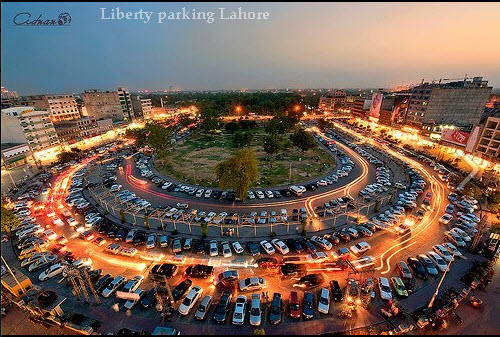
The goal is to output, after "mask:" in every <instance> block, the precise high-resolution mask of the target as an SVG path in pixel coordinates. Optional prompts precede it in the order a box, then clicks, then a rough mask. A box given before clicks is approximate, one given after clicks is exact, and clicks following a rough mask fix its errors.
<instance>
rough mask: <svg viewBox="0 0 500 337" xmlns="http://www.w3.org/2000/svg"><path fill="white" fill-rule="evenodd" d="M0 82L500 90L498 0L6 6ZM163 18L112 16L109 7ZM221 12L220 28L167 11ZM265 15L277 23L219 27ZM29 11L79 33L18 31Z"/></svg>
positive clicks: (66, 88)
mask: <svg viewBox="0 0 500 337" xmlns="http://www.w3.org/2000/svg"><path fill="white" fill-rule="evenodd" d="M1 6H2V23H1V38H2V42H1V46H2V52H1V56H2V62H1V71H2V75H1V83H2V86H6V87H7V88H8V89H10V90H16V91H18V92H19V94H35V93H63V92H64V93H66V92H73V93H80V92H82V91H83V90H85V89H103V90H115V89H116V87H117V86H125V87H126V88H128V89H129V90H131V91H134V90H141V89H150V90H158V89H166V88H168V87H169V86H170V85H172V86H174V87H175V88H178V89H186V90H188V89H240V88H253V89H266V88H331V87H332V88H353V87H393V86H396V85H400V84H403V83H404V84H409V83H418V82H420V81H421V80H422V79H423V78H425V79H426V80H432V79H439V78H463V77H464V75H465V74H468V75H469V76H483V77H484V78H485V79H486V80H488V81H489V82H490V84H491V85H493V86H494V87H497V88H498V87H500V43H499V32H500V19H499V13H500V4H498V3H473V4H470V3H441V4H436V3H421V4H416V3H336V4H323V3H291V4H279V3H273V4H262V3H261V4H253V3H242V4H229V3H210V4H207V3H170V4H158V3H80V4H78V3H77V4H73V3H48V4H47V3H46V4H42V3H19V4H17V3H2V5H1ZM116 7H119V8H120V10H121V11H123V12H127V11H131V12H136V11H139V10H140V9H142V10H143V11H149V12H154V13H153V16H152V19H151V21H150V22H148V23H144V22H143V21H142V20H102V19H101V10H100V8H107V13H110V12H111V9H115V8H116ZM182 7H186V9H187V10H188V11H190V12H191V11H192V10H193V9H195V10H196V11H198V12H202V11H203V12H208V11H213V12H215V21H214V22H213V23H207V21H206V20H168V21H167V20H165V21H164V22H163V23H158V12H169V11H175V12H176V11H180V10H182ZM220 7H225V8H226V13H227V12H229V11H231V10H237V8H238V7H242V10H243V11H267V12H269V19H268V20H259V21H257V20H254V21H251V20H248V21H243V20H240V21H236V20H220V11H219V8H220ZM21 12H30V13H31V14H32V16H33V17H38V15H40V14H42V18H43V19H51V18H57V16H58V15H59V13H62V12H68V13H70V15H71V25H70V26H56V27H40V26H35V27H30V26H16V25H15V24H14V23H13V18H14V16H15V15H16V14H18V13H21Z"/></svg>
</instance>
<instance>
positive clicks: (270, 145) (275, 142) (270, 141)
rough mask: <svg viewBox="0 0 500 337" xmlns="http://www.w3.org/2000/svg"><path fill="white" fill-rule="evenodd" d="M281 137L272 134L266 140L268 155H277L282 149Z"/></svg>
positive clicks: (265, 148)
mask: <svg viewBox="0 0 500 337" xmlns="http://www.w3.org/2000/svg"><path fill="white" fill-rule="evenodd" d="M281 142H282V141H281V137H280V136H279V135H278V134H277V133H271V134H270V135H268V136H266V138H264V144H262V146H263V147H264V151H265V152H266V153H267V154H268V155H272V154H277V153H278V152H279V151H280V149H281Z"/></svg>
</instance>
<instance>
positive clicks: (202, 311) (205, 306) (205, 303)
mask: <svg viewBox="0 0 500 337" xmlns="http://www.w3.org/2000/svg"><path fill="white" fill-rule="evenodd" d="M211 305H212V296H210V295H205V296H204V297H203V298H202V299H201V302H200V305H199V306H198V309H196V313H195V314H194V318H196V319H197V320H200V321H202V320H204V319H205V318H206V317H207V313H208V310H210V306H211Z"/></svg>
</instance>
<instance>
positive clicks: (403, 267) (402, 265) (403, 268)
mask: <svg viewBox="0 0 500 337" xmlns="http://www.w3.org/2000/svg"><path fill="white" fill-rule="evenodd" d="M396 269H397V270H398V272H399V274H400V275H401V277H402V278H404V279H408V280H410V279H412V278H413V275H412V274H411V270H410V268H408V265H407V264H406V262H404V261H399V262H398V263H396Z"/></svg>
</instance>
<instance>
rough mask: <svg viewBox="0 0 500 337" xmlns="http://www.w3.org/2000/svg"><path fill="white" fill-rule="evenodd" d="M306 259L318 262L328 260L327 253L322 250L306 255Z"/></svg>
mask: <svg viewBox="0 0 500 337" xmlns="http://www.w3.org/2000/svg"><path fill="white" fill-rule="evenodd" d="M306 259H307V260H308V261H310V262H314V263H319V262H324V261H326V260H328V255H327V254H326V253H324V252H315V253H312V254H309V255H307V257H306Z"/></svg>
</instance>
